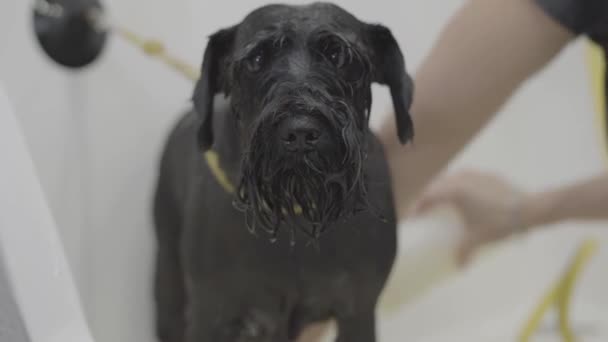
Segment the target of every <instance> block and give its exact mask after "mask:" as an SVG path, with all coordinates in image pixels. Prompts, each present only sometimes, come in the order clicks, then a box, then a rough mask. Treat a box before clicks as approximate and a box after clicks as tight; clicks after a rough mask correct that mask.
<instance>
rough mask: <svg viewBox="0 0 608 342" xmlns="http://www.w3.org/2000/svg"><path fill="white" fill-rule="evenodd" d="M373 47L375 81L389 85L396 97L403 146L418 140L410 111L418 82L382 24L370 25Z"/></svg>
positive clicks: (398, 126)
mask: <svg viewBox="0 0 608 342" xmlns="http://www.w3.org/2000/svg"><path fill="white" fill-rule="evenodd" d="M368 34H369V42H370V43H371V46H372V58H371V60H372V64H373V73H372V75H373V76H372V77H373V79H372V81H373V82H377V83H380V84H385V85H388V86H389V88H390V90H391V96H392V98H393V107H394V110H395V116H396V118H395V119H396V121H397V135H398V136H399V141H401V143H402V144H405V143H407V142H408V141H410V140H411V139H412V138H413V137H414V125H413V123H412V118H411V116H410V113H409V110H410V106H411V104H412V97H413V93H414V83H413V82H412V78H411V77H410V75H408V73H407V71H406V69H405V61H404V59H403V54H402V53H401V49H400V48H399V44H397V41H396V40H395V37H393V34H392V33H391V31H390V30H389V29H388V28H386V27H384V26H382V25H368Z"/></svg>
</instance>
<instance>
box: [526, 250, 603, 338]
mask: <svg viewBox="0 0 608 342" xmlns="http://www.w3.org/2000/svg"><path fill="white" fill-rule="evenodd" d="M598 246H599V244H598V242H597V241H595V240H587V241H585V242H583V243H582V244H581V246H580V247H579V249H578V252H577V253H576V255H575V256H574V259H573V261H572V262H571V264H570V266H569V267H568V268H567V269H566V270H565V272H564V274H563V275H562V276H561V277H560V279H559V280H558V281H557V283H556V284H555V285H553V286H552V287H551V289H550V291H549V292H548V293H547V294H546V295H545V296H544V297H543V298H542V300H541V302H540V303H539V304H538V305H537V306H536V308H535V309H534V311H533V313H532V315H531V316H530V318H529V319H528V321H527V322H526V324H525V326H524V328H523V330H522V332H521V334H520V335H519V341H520V342H528V341H530V338H531V337H532V335H533V334H534V333H535V332H536V331H537V330H538V327H539V325H540V323H541V321H542V318H543V317H544V315H545V314H546V313H547V312H548V311H549V309H550V308H551V307H552V306H555V307H556V309H557V310H558V313H559V330H560V335H561V336H562V340H563V341H565V342H574V341H575V336H574V333H573V332H572V324H571V323H570V302H571V300H572V293H573V291H574V286H575V284H576V281H577V280H578V279H579V276H580V274H581V272H582V270H583V268H584V267H585V266H586V265H587V264H588V263H589V261H590V260H591V257H592V256H593V255H594V254H595V252H596V251H597V249H598Z"/></svg>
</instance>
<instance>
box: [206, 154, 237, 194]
mask: <svg viewBox="0 0 608 342" xmlns="http://www.w3.org/2000/svg"><path fill="white" fill-rule="evenodd" d="M205 160H207V166H209V169H210V170H211V173H212V174H213V176H214V177H215V179H216V180H217V182H218V183H220V185H221V186H222V188H224V190H225V191H226V192H227V193H229V194H233V193H234V192H235V189H234V185H232V183H231V182H230V180H229V179H228V175H226V173H225V172H224V170H223V169H222V167H221V165H220V158H219V157H218V155H217V153H215V151H211V150H209V151H207V152H205Z"/></svg>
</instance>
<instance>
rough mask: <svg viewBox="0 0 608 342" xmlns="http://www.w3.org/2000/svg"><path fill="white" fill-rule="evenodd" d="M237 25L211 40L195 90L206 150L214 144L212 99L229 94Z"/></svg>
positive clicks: (200, 133)
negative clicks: (229, 65)
mask: <svg viewBox="0 0 608 342" xmlns="http://www.w3.org/2000/svg"><path fill="white" fill-rule="evenodd" d="M235 32H236V26H233V27H230V28H227V29H223V30H220V31H218V32H216V33H214V34H212V35H211V36H210V37H209V42H208V43H207V47H206V48H205V54H204V56H203V66H202V68H201V77H200V79H199V80H198V82H197V83H196V87H195V88H194V95H193V97H192V100H193V102H194V109H195V111H196V112H197V114H198V117H199V120H200V125H201V126H200V128H199V131H198V136H197V138H198V144H199V147H200V148H201V149H202V150H203V151H207V150H208V149H209V148H211V145H213V98H214V96H215V95H216V94H217V93H219V92H226V93H227V92H229V89H230V85H229V84H228V77H227V70H228V63H227V57H228V56H229V55H230V51H231V50H232V46H233V43H234V36H235Z"/></svg>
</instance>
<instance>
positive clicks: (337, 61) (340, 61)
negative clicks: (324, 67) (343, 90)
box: [329, 50, 344, 68]
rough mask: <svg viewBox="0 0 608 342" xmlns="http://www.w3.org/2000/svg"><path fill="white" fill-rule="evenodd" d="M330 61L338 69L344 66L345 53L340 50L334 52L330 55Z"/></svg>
mask: <svg viewBox="0 0 608 342" xmlns="http://www.w3.org/2000/svg"><path fill="white" fill-rule="evenodd" d="M329 61H330V62H332V64H333V65H335V66H336V67H338V68H341V67H342V66H343V65H344V53H342V51H340V50H336V51H332V52H331V53H330V55H329Z"/></svg>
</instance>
